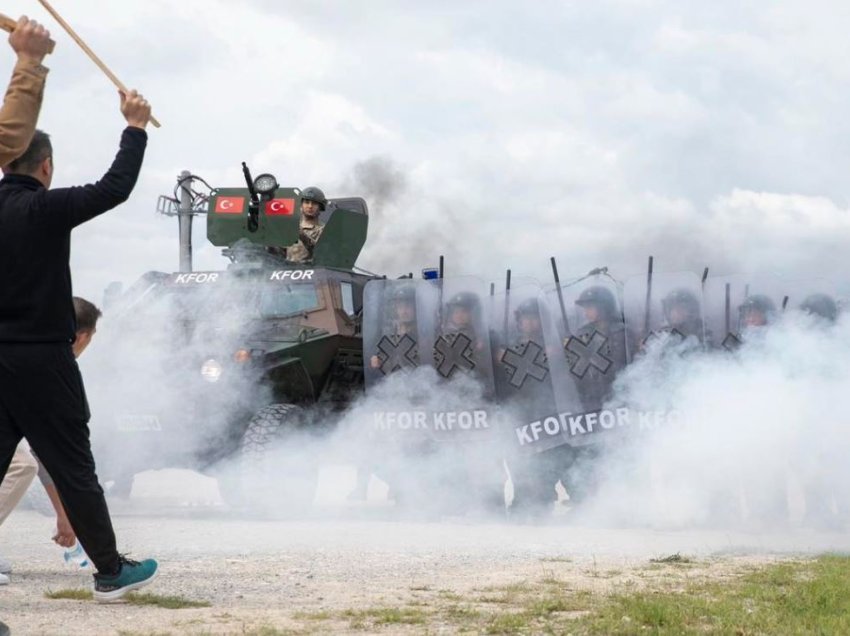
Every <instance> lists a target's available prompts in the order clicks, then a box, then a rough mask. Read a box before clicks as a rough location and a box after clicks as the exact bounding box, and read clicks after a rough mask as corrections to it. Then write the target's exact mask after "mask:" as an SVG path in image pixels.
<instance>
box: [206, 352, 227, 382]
mask: <svg viewBox="0 0 850 636" xmlns="http://www.w3.org/2000/svg"><path fill="white" fill-rule="evenodd" d="M222 371H223V369H222V368H221V365H220V364H219V363H218V362H217V361H215V360H213V359H212V358H210V359H209V360H207V361H206V362H204V363H203V364H202V365H201V377H202V378H203V379H204V380H206V381H207V382H218V379H219V378H220V377H221V372H222Z"/></svg>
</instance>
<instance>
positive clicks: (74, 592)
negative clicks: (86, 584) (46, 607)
mask: <svg viewBox="0 0 850 636" xmlns="http://www.w3.org/2000/svg"><path fill="white" fill-rule="evenodd" d="M44 598H49V599H52V600H56V599H67V600H70V601H90V600H92V599H93V598H94V594H92V591H91V590H86V589H83V588H75V587H69V588H65V589H63V590H56V591H53V590H47V591H46V592H45V593H44Z"/></svg>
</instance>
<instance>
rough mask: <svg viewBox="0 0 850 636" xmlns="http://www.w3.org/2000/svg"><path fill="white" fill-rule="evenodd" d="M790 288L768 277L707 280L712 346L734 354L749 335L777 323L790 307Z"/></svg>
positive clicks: (707, 308)
mask: <svg viewBox="0 0 850 636" xmlns="http://www.w3.org/2000/svg"><path fill="white" fill-rule="evenodd" d="M788 288H789V285H788V283H787V282H785V281H782V280H781V279H779V278H777V277H776V276H772V275H765V274H733V275H730V276H717V277H710V278H709V279H708V280H706V282H705V287H704V298H705V306H706V310H705V319H706V327H707V330H708V334H709V342H710V344H711V347H712V348H714V349H725V350H726V351H734V350H735V349H737V348H738V347H739V346H741V344H742V343H743V341H744V340H745V339H746V338H747V335H748V334H749V335H750V336H753V335H755V334H757V333H759V331H760V330H761V328H763V327H767V326H769V325H771V324H773V323H774V322H776V321H777V320H778V319H779V318H780V317H781V315H782V312H783V311H784V309H785V308H787V307H788V305H789V301H790V298H789V296H788V293H787V292H788ZM800 302H802V299H801V301H800Z"/></svg>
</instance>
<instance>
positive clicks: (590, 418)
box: [584, 413, 599, 433]
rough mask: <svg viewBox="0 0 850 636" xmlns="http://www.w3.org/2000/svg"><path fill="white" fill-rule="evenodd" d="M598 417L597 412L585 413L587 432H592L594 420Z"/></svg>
mask: <svg viewBox="0 0 850 636" xmlns="http://www.w3.org/2000/svg"><path fill="white" fill-rule="evenodd" d="M598 417H599V414H598V413H585V415H584V423H585V424H586V425H587V432H588V433H592V432H593V427H594V425H595V424H596V420H597V418H598Z"/></svg>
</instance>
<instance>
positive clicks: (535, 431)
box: [531, 420, 543, 442]
mask: <svg viewBox="0 0 850 636" xmlns="http://www.w3.org/2000/svg"><path fill="white" fill-rule="evenodd" d="M542 428H543V424H542V422H541V421H540V420H537V421H536V422H532V423H531V436H532V437H533V438H534V441H535V442H536V441H537V440H539V439H540V431H541V429H542Z"/></svg>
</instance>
